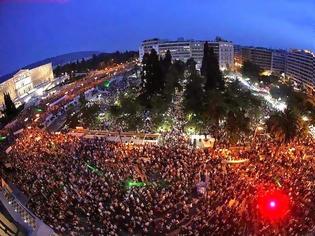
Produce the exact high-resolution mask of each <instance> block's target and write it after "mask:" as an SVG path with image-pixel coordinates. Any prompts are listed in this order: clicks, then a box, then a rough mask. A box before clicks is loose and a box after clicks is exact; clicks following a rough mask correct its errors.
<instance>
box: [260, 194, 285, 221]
mask: <svg viewBox="0 0 315 236" xmlns="http://www.w3.org/2000/svg"><path fill="white" fill-rule="evenodd" d="M257 204H258V209H259V212H260V214H261V216H262V217H263V218H264V219H267V220H270V221H272V222H275V221H277V220H281V219H283V218H284V217H285V216H286V215H287V214H288V212H289V210H290V199H289V196H288V195H287V194H286V193H284V192H283V191H281V190H277V189H273V190H270V191H262V192H259V193H258V196H257Z"/></svg>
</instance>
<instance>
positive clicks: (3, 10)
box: [0, 0, 315, 75]
mask: <svg viewBox="0 0 315 236" xmlns="http://www.w3.org/2000/svg"><path fill="white" fill-rule="evenodd" d="M121 6H124V7H121ZM314 7H315V4H314V3H313V2H311V1H309V0H303V1H299V2H298V3H296V2H294V1H292V0H281V1H277V3H274V2H272V1H269V0H268V1H257V2H255V5H253V4H250V1H248V0H244V1H238V2H237V5H235V2H233V1H230V0H227V1H221V2H219V1H213V2H211V3H209V2H206V1H203V0H201V1H199V2H198V4H196V3H195V2H193V1H191V0H185V1H182V2H181V4H180V5H179V4H178V2H171V3H169V2H166V1H164V0H163V1H159V2H158V3H154V4H152V3H147V2H145V1H143V0H141V1H138V2H131V1H124V3H122V2H119V1H115V2H114V1H109V2H108V3H107V4H104V3H103V2H102V1H93V2H92V3H91V2H89V3H87V2H83V1H81V0H78V1H73V0H68V1H51V0H50V1H38V0H37V1H34V0H28V1H17V0H13V1H12V0H6V1H1V2H0V34H1V35H3V37H1V39H0V45H1V46H0V51H1V57H0V65H1V66H0V75H4V74H7V73H10V72H12V71H14V70H16V69H19V68H21V67H23V66H25V65H27V64H30V63H33V62H36V61H38V60H41V59H46V58H48V57H52V56H57V55H61V54H64V53H70V52H76V51H91V50H97V51H106V52H111V51H115V50H138V45H139V42H141V41H142V40H144V39H148V38H154V37H158V38H167V39H177V38H179V37H184V38H186V39H191V38H193V39H213V38H215V37H216V36H221V37H223V38H225V39H227V40H231V41H233V42H234V43H235V44H241V45H248V46H260V47H267V48H282V49H290V48H301V49H309V50H314V49H315V43H314V38H315V32H314V27H313V25H314V22H315V17H314V15H312V9H314ZM211 9H213V10H212V11H211ZM16 16H19V17H16ZM57 16H58V17H57ZM143 19H145V21H144V20H143ZM13 25H14V27H12V26H13ZM126 39H128V40H126Z"/></svg>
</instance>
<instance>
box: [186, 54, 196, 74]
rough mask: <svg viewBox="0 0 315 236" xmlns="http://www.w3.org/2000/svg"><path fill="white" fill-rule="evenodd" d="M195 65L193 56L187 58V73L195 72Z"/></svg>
mask: <svg viewBox="0 0 315 236" xmlns="http://www.w3.org/2000/svg"><path fill="white" fill-rule="evenodd" d="M196 65H197V62H196V61H195V60H194V58H189V59H188V60H187V62H186V68H187V71H188V73H189V75H191V74H195V73H197V70H196Z"/></svg>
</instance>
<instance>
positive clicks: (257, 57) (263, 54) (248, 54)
mask: <svg viewBox="0 0 315 236" xmlns="http://www.w3.org/2000/svg"><path fill="white" fill-rule="evenodd" d="M242 60H243V62H245V61H250V62H252V63H254V64H255V65H257V66H259V67H260V68H261V69H263V70H271V67H272V66H271V62H272V50H270V49H267V48H256V47H243V48H242Z"/></svg>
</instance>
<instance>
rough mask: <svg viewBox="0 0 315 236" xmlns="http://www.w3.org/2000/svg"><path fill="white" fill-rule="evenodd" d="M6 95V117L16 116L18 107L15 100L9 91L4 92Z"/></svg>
mask: <svg viewBox="0 0 315 236" xmlns="http://www.w3.org/2000/svg"><path fill="white" fill-rule="evenodd" d="M3 96H4V106H5V109H4V114H5V116H6V117H12V116H15V115H16V114H17V109H16V107H15V104H14V102H13V101H12V99H11V97H10V94H9V93H5V94H3Z"/></svg>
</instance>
